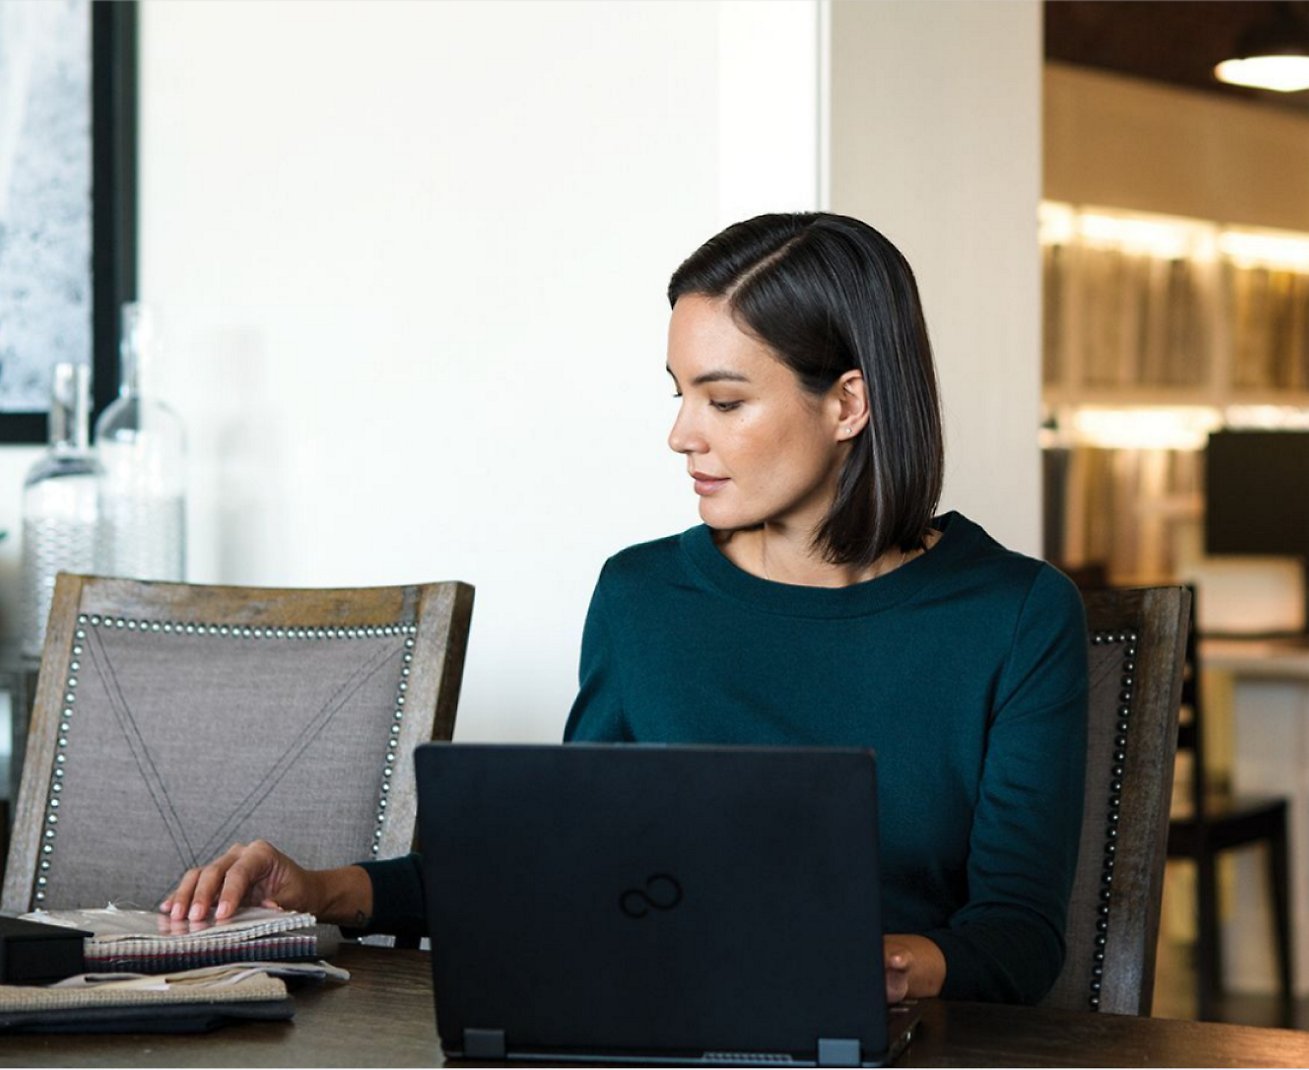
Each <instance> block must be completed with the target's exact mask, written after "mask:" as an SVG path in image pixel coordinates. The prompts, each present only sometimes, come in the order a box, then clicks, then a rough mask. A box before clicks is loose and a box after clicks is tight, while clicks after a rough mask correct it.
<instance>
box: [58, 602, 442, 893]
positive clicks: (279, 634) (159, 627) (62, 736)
mask: <svg viewBox="0 0 1309 1070" xmlns="http://www.w3.org/2000/svg"><path fill="white" fill-rule="evenodd" d="M88 626H89V627H92V628H111V629H124V630H126V631H132V632H135V631H139V632H151V633H154V632H158V633H161V634H166V635H174V634H175V635H202V636H214V637H217V638H231V639H306V640H309V639H313V640H316V639H375V638H379V637H385V636H391V635H403V636H405V652H404V655H403V656H402V659H401V660H402V665H401V668H400V683H399V685H398V686H397V688H396V697H395V714H394V717H393V720H392V722H391V731H390V734H389V737H388V739H387V743H386V763H385V766H384V767H383V769H382V787H381V791H380V792H379V793H378V799H377V822H376V826H375V827H374V830H373V844H372V848H371V853H372V854H373V856H374V857H376V856H377V853H378V849H379V847H380V845H381V841H382V829H383V827H384V826H385V824H386V802H387V796H388V795H389V794H390V792H391V777H392V775H393V773H394V769H395V758H396V745H397V744H398V742H399V739H400V726H401V723H402V722H403V721H404V712H405V709H404V707H405V692H406V691H408V690H409V671H410V666H411V664H412V662H413V660H414V639H413V637H414V636H415V635H416V634H417V632H418V626H417V625H416V624H414V623H412V622H408V621H401V622H399V623H396V624H382V625H371V624H370V625H362V626H357V627H344V628H341V627H336V628H317V627H301V626H299V625H295V626H291V627H277V628H251V627H248V626H246V625H236V624H198V623H196V622H194V621H157V620H133V619H130V618H127V617H110V616H101V615H100V614H98V613H92V614H87V613H80V614H78V617H77V629H76V631H75V632H74V633H73V649H72V657H71V658H70V659H69V662H68V680H67V681H66V686H65V690H64V706H63V709H62V710H61V711H60V718H59V736H58V739H57V740H56V749H55V768H54V775H53V776H52V777H51V780H50V798H49V799H48V800H46V811H45V827H44V830H43V831H42V833H41V860H40V862H39V863H38V872H37V878H36V894H35V896H34V897H33V898H34V900H35V902H36V904H37V905H38V906H40V905H41V904H42V903H44V902H45V888H46V885H47V883H48V878H47V876H46V875H47V874H48V873H49V871H50V863H51V861H52V859H51V855H53V854H54V849H55V838H56V834H57V833H58V831H59V797H60V795H61V794H62V793H63V790H64V765H65V764H66V762H67V759H66V757H65V753H64V752H65V751H66V749H67V747H68V732H69V728H70V727H71V726H72V720H73V710H74V707H75V705H76V702H77V674H78V673H79V672H80V671H81V668H82V663H81V661H80V658H81V657H82V654H83V646H82V641H83V640H84V639H85V638H86V629H87V627H88Z"/></svg>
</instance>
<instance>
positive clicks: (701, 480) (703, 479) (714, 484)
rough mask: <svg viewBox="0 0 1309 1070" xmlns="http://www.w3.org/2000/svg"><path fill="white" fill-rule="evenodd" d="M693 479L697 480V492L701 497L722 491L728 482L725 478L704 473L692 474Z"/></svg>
mask: <svg viewBox="0 0 1309 1070" xmlns="http://www.w3.org/2000/svg"><path fill="white" fill-rule="evenodd" d="M691 478H692V479H693V480H695V492H696V493H697V494H699V495H702V496H703V495H705V494H713V493H714V492H715V491H717V490H720V489H722V487H724V486H725V485H726V484H727V482H728V480H727V478H726V477H725V476H723V477H720V476H711V475H706V474H705V473H704V472H692V473H691Z"/></svg>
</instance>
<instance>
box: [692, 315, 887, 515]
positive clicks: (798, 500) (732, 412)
mask: <svg viewBox="0 0 1309 1070" xmlns="http://www.w3.org/2000/svg"><path fill="white" fill-rule="evenodd" d="M668 371H669V374H671V375H672V377H673V383H674V385H675V388H676V390H677V396H678V397H679V398H680V399H681V406H680V408H679V409H678V411H677V420H676V421H675V422H674V424H673V429H672V431H671V433H670V434H669V436H668V445H669V446H670V447H672V449H673V450H674V451H675V452H677V453H680V454H682V455H683V456H685V457H686V468H687V471H688V473H689V474H690V476H691V478H692V480H694V486H695V493H696V494H698V495H699V496H700V517H701V519H702V520H704V522H705V523H706V524H708V525H709V526H710V527H712V528H718V529H727V530H730V529H735V528H745V527H753V526H756V525H759V524H763V523H769V524H774V525H780V526H786V527H793V528H794V529H795V530H796V531H797V532H802V533H805V534H808V533H811V532H812V531H813V530H814V529H815V528H816V527H817V526H818V524H819V523H821V521H822V519H823V517H824V516H826V514H827V510H828V507H829V506H830V504H831V502H832V498H833V496H834V494H835V492H836V481H837V475H838V473H839V472H840V466H841V462H842V460H843V459H844V456H845V446H844V443H845V442H846V441H847V440H848V439H849V438H850V437H851V436H852V434H853V433H854V432H855V431H857V430H858V427H859V426H861V424H860V423H858V422H857V421H852V420H851V419H850V418H849V417H848V416H846V415H845V411H846V410H845V406H843V403H842V391H843V385H844V384H847V383H848V381H849V376H846V377H843V379H842V381H841V382H839V383H838V384H837V385H836V386H834V387H833V389H832V391H831V392H829V393H828V394H825V395H822V396H815V395H813V394H810V393H809V392H807V391H806V390H804V389H803V388H802V387H801V385H800V381H799V380H798V379H797V378H796V376H795V373H794V372H792V371H791V369H790V368H788V367H787V366H786V365H785V364H783V363H782V361H781V360H779V359H778V358H777V357H776V356H774V355H773V351H772V350H771V349H769V348H768V347H767V346H766V345H764V344H763V343H762V342H760V341H759V340H758V339H756V338H754V337H752V336H750V335H748V334H746V333H745V332H744V331H742V330H741V329H740V328H739V327H738V326H737V325H736V321H735V320H734V319H733V318H732V315H731V311H730V309H729V308H728V305H727V303H726V302H725V301H723V300H721V299H717V298H710V297H705V296H703V295H701V294H686V295H684V296H682V297H680V298H678V300H677V304H676V305H675V306H674V307H673V315H672V320H671V321H670V323H669V326H668ZM851 374H853V373H851ZM855 378H856V379H857V378H858V377H857V375H856V376H855ZM859 387H860V388H862V381H860V382H859Z"/></svg>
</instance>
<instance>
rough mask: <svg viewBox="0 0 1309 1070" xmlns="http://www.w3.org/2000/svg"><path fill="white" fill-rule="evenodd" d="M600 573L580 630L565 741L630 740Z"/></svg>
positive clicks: (604, 585) (630, 735)
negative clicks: (574, 688) (574, 690)
mask: <svg viewBox="0 0 1309 1070" xmlns="http://www.w3.org/2000/svg"><path fill="white" fill-rule="evenodd" d="M607 572H608V567H607V566H606V569H605V571H602V572H601V573H600V579H599V581H598V582H597V583H596V585H595V593H594V594H592V595H591V608H590V609H589V610H588V611H587V614H586V626H585V628H583V630H582V653H581V659H580V664H579V665H578V672H577V678H578V689H577V698H576V699H575V700H574V701H573V708H572V711H571V712H570V713H569V714H568V723H567V724H566V725H565V727H564V742H565V743H630V742H632V733H631V730H630V729H629V728H628V725H627V719H626V717H625V716H624V715H623V696H622V686H621V679H620V666H619V664H618V659H617V657H616V656H615V653H614V649H613V633H612V630H611V628H610V625H609V615H608V608H607V605H606V602H607V597H608V596H607V594H606V580H605V577H606V573H607Z"/></svg>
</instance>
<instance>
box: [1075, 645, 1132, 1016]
mask: <svg viewBox="0 0 1309 1070" xmlns="http://www.w3.org/2000/svg"><path fill="white" fill-rule="evenodd" d="M1136 642H1137V635H1136V633H1135V632H1096V633H1094V634H1093V635H1092V636H1091V643H1092V644H1093V645H1096V646H1100V645H1103V644H1105V643H1121V644H1122V645H1123V668H1122V673H1123V675H1122V680H1121V683H1120V686H1121V687H1122V690H1121V691H1120V692H1119V693H1118V720H1117V722H1116V723H1115V724H1114V750H1113V764H1112V765H1111V766H1110V769H1109V774H1110V780H1109V813H1108V815H1107V817H1106V825H1105V843H1104V856H1103V861H1102V863H1101V866H1100V905H1099V907H1098V908H1097V912H1098V914H1099V917H1098V918H1097V919H1096V923H1095V928H1096V934H1095V954H1094V956H1093V963H1092V966H1091V990H1090V996H1089V998H1088V1001H1087V1002H1088V1005H1089V1006H1090V1008H1091V1010H1093V1011H1098V1010H1099V1009H1100V988H1101V982H1102V980H1103V978H1104V951H1105V944H1106V943H1107V942H1108V936H1109V904H1110V902H1111V900H1112V896H1113V879H1114V856H1115V854H1116V853H1117V850H1118V819H1119V810H1120V809H1121V808H1122V799H1123V773H1124V771H1125V768H1126V764H1127V719H1128V717H1130V716H1131V713H1132V694H1133V688H1134V687H1135V684H1136V677H1135V675H1134V674H1135V672H1136V660H1135V659H1136Z"/></svg>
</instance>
